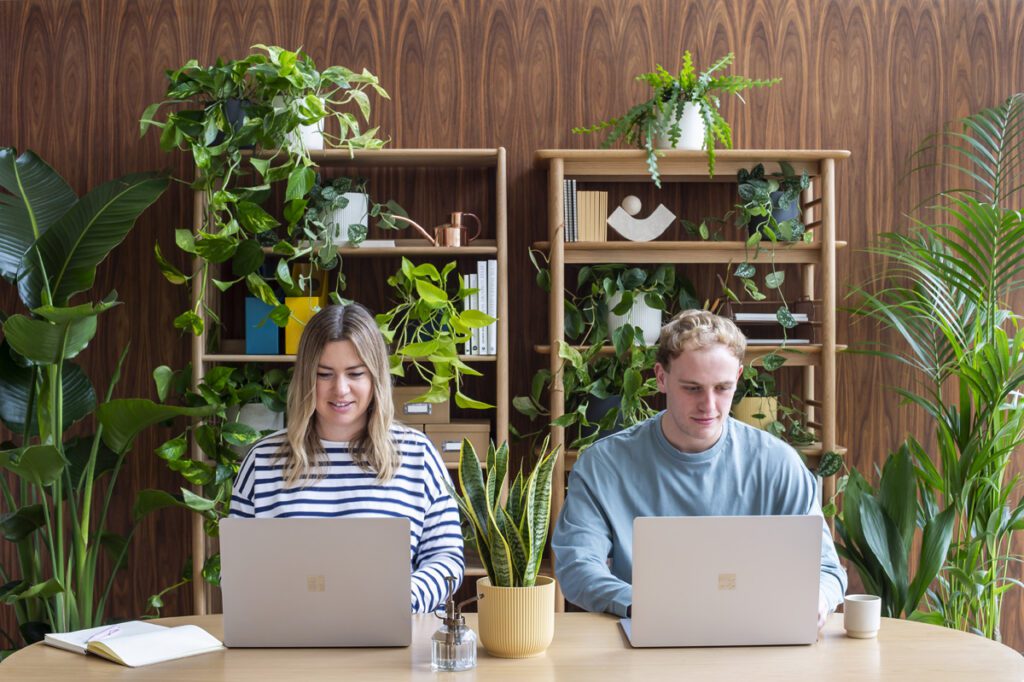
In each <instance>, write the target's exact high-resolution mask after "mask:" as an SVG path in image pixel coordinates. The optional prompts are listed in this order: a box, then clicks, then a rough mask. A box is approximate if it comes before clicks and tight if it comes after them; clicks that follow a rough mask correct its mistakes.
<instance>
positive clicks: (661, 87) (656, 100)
mask: <svg viewBox="0 0 1024 682" xmlns="http://www.w3.org/2000/svg"><path fill="white" fill-rule="evenodd" d="M732 62H733V53H732V52H730V53H729V54H727V55H725V56H724V57H721V58H720V59H718V61H716V62H715V63H713V64H712V65H711V67H710V68H708V69H707V70H706V71H702V72H700V73H697V70H696V68H695V67H694V65H693V57H692V56H691V55H690V52H689V51H686V52H683V57H682V65H681V67H680V70H679V73H678V74H674V75H673V74H672V73H669V72H668V71H667V70H666V69H665V68H664V67H662V66H661V65H660V64H659V65H657V66H656V68H655V70H654V71H653V72H651V73H642V74H640V75H639V76H637V77H636V79H637V80H639V81H643V82H645V83H647V85H649V86H650V87H651V89H652V90H653V91H654V92H653V94H652V95H651V98H650V99H648V100H647V101H645V102H641V103H639V104H637V105H635V106H634V107H632V108H630V110H629V111H627V112H626V113H625V114H624V115H623V116H621V117H619V118H611V119H608V120H606V121H601V122H600V123H597V124H595V125H592V126H588V127H578V128H573V129H572V132H574V133H596V132H600V131H605V130H607V131H608V133H607V137H606V138H605V139H604V141H603V142H602V143H601V148H602V149H607V148H608V147H610V146H612V145H613V144H614V143H615V142H616V141H617V140H619V139H622V140H624V141H625V142H626V144H629V145H632V146H635V147H639V148H640V149H643V150H645V151H646V152H647V167H648V168H649V169H650V173H651V180H653V181H654V184H655V185H657V186H658V187H661V176H660V174H659V172H658V157H657V153H656V152H655V143H656V141H657V139H658V137H659V136H660V135H665V136H667V137H668V139H669V141H670V142H671V144H672V146H675V145H676V144H677V143H678V142H679V138H680V136H681V130H680V127H679V118H680V116H682V113H683V106H684V105H685V104H687V103H692V104H694V105H695V106H696V107H697V109H698V111H699V114H700V118H701V120H702V121H703V122H704V148H705V149H706V150H707V155H708V176H711V177H713V176H714V174H715V145H716V144H721V145H722V146H724V147H725V148H727V149H731V148H732V128H731V127H730V126H729V122H728V121H726V120H725V119H724V118H723V117H722V115H721V113H719V111H718V108H719V107H720V106H721V100H720V98H719V93H724V94H732V95H736V96H737V97H739V98H740V100H742V99H743V97H742V95H740V94H739V93H740V92H742V91H743V90H747V89H749V88H762V87H768V86H772V85H775V84H776V83H778V82H780V81H781V80H782V79H781V78H771V79H764V80H760V79H753V78H747V77H745V76H736V75H725V74H722V73H717V72H720V71H723V70H724V69H726V68H727V67H728V66H729V65H730V64H732Z"/></svg>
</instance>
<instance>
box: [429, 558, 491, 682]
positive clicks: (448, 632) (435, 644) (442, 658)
mask: <svg viewBox="0 0 1024 682" xmlns="http://www.w3.org/2000/svg"><path fill="white" fill-rule="evenodd" d="M444 580H445V582H446V583H447V584H448V600H447V601H446V602H445V603H444V617H443V618H441V616H438V618H441V621H442V623H441V627H439V628H438V629H437V632H435V633H434V636H433V637H431V638H430V669H431V670H433V671H435V672H437V671H445V672H458V671H460V670H470V669H472V668H475V667H476V633H474V632H473V631H472V630H470V629H469V627H467V626H466V619H465V617H463V615H462V607H463V606H465V605H466V604H469V603H470V602H473V601H476V600H477V599H482V598H483V595H477V596H475V597H470V598H469V599H466V600H465V601H462V602H459V603H458V604H456V603H455V585H456V580H455V578H454V577H452V576H447V577H446V578H445V579H444ZM435 615H437V614H435Z"/></svg>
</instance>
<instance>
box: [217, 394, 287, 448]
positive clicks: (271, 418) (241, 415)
mask: <svg viewBox="0 0 1024 682" xmlns="http://www.w3.org/2000/svg"><path fill="white" fill-rule="evenodd" d="M226 417H227V420H228V421H229V422H238V423H239V424H245V425H246V426H248V427H251V428H253V429H256V430H257V431H280V430H281V429H283V428H284V412H274V411H273V410H268V409H267V406H266V405H264V404H263V403H246V404H245V405H241V406H236V407H232V408H231V409H229V410H228V411H227V415H226ZM231 449H232V450H234V451H235V452H237V453H238V456H239V457H244V456H245V454H246V453H247V452H248V451H249V448H248V447H246V446H243V445H232V446H231Z"/></svg>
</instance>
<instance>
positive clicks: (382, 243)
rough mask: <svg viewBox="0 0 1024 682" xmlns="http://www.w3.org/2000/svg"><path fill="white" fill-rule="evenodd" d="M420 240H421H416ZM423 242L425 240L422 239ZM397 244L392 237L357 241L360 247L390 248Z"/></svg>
mask: <svg viewBox="0 0 1024 682" xmlns="http://www.w3.org/2000/svg"><path fill="white" fill-rule="evenodd" d="M416 241H421V240H416ZM424 243H426V242H425V240H424ZM397 244H398V242H397V241H395V240H394V239H364V240H363V241H361V242H360V243H359V248H361V249H374V248H391V247H394V246H396V245H397Z"/></svg>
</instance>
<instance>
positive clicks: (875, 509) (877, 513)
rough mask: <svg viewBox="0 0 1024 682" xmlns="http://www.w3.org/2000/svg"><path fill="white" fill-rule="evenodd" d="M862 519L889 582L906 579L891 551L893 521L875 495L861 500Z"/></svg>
mask: <svg viewBox="0 0 1024 682" xmlns="http://www.w3.org/2000/svg"><path fill="white" fill-rule="evenodd" d="M860 520H861V523H862V524H863V528H864V539H865V541H866V542H867V544H868V547H870V548H871V551H872V552H873V553H874V555H875V559H877V561H878V564H879V566H881V568H882V570H883V571H885V575H886V577H887V578H889V582H890V583H892V584H893V585H895V584H897V583H898V582H899V581H900V580H902V581H904V582H905V581H906V580H907V577H906V575H905V574H903V575H901V574H900V572H899V571H898V570H897V569H896V558H895V557H894V556H893V553H892V552H891V551H890V545H889V535H890V526H892V522H891V521H889V520H888V518H886V515H885V512H884V511H883V510H882V507H881V506H880V505H879V504H878V502H877V501H876V500H875V498H874V497H871V496H870V495H864V496H863V497H862V498H861V501H860Z"/></svg>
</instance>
